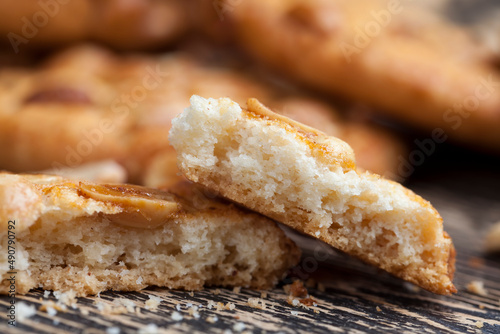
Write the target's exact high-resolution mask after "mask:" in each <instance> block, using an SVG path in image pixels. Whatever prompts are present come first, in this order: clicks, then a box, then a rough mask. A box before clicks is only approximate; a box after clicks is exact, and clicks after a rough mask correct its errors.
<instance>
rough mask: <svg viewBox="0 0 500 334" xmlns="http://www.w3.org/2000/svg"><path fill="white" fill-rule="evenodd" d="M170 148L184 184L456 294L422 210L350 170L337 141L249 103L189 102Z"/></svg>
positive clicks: (351, 163)
mask: <svg viewBox="0 0 500 334" xmlns="http://www.w3.org/2000/svg"><path fill="white" fill-rule="evenodd" d="M172 124H173V127H172V129H171V131H170V137H169V139H170V142H171V143H172V145H173V146H174V148H175V149H176V151H177V154H178V164H179V168H180V169H181V171H182V172H183V173H184V174H185V176H186V177H187V178H188V179H190V180H192V181H194V182H198V183H200V184H202V185H203V186H205V187H206V188H208V189H210V190H212V191H215V192H217V193H219V194H221V195H222V196H224V197H226V198H228V199H230V200H232V201H235V202H237V203H240V204H242V205H244V206H246V207H248V208H250V209H252V210H255V211H257V212H260V213H262V214H264V215H266V216H268V217H271V218H273V219H276V220H277V221H279V222H282V223H284V224H286V225H289V226H290V227H292V228H294V229H296V230H298V231H300V232H302V233H306V234H308V235H311V236H313V237H316V238H318V239H320V240H323V241H325V242H327V243H328V244H330V245H332V246H334V247H335V248H337V249H339V250H341V251H344V252H346V253H348V254H350V255H353V256H355V257H357V258H359V259H361V260H363V261H365V262H367V263H369V264H372V265H375V266H377V267H379V268H382V269H384V270H386V271H388V272H389V273H391V274H393V275H395V276H397V277H400V278H402V279H405V280H407V281H410V282H412V283H415V284H417V285H419V286H420V287H422V288H424V289H427V290H429V291H432V292H435V293H438V294H451V293H454V292H456V289H455V287H454V285H453V283H452V279H453V273H454V269H455V268H454V264H455V250H454V247H453V244H452V240H451V239H450V237H449V236H448V235H447V234H446V232H444V231H443V223H442V218H441V217H440V215H439V214H438V212H437V211H436V210H435V209H434V208H433V207H432V206H431V204H430V203H429V202H427V201H425V200H424V199H422V198H421V197H419V196H418V195H416V194H414V193H413V192H411V191H410V190H408V189H406V188H404V187H403V186H401V185H400V184H398V183H395V182H392V181H388V180H386V179H383V178H381V177H379V176H378V175H374V174H371V173H367V172H365V173H362V172H359V171H357V170H356V163H355V160H354V154H353V152H352V150H351V148H350V147H349V146H348V145H347V144H346V143H345V142H343V141H341V140H339V139H337V138H333V137H328V136H326V135H325V134H323V133H321V132H319V131H317V130H315V129H312V128H310V127H307V126H304V125H302V124H300V123H297V122H294V121H292V120H290V119H288V118H286V117H284V116H280V115H277V114H275V113H273V112H272V111H271V110H269V109H267V108H266V107H264V106H263V105H262V104H260V103H259V102H258V101H257V100H255V99H250V100H248V103H247V109H242V108H241V107H240V106H239V105H238V104H237V103H235V102H233V101H231V100H229V99H227V98H222V99H218V100H216V99H204V98H201V97H198V96H193V97H192V98H191V106H190V107H189V108H187V109H186V110H185V111H184V112H183V113H182V114H180V115H179V116H178V117H177V118H176V119H175V120H174V121H173V122H172Z"/></svg>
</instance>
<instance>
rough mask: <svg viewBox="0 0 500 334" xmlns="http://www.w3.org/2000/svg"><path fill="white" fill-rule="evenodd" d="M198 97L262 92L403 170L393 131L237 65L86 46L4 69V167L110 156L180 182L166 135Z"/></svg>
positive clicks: (151, 177) (153, 180)
mask: <svg viewBox="0 0 500 334" xmlns="http://www.w3.org/2000/svg"><path fill="white" fill-rule="evenodd" d="M192 94H198V95H201V96H206V97H209V96H227V97H230V98H232V99H233V100H235V101H237V102H239V103H244V102H245V101H246V100H247V98H248V97H251V96H256V97H258V98H259V99H262V100H263V101H265V102H268V103H270V104H271V105H273V106H276V110H278V111H280V112H283V113H286V114H289V115H290V116H291V117H296V118H299V119H301V120H303V121H304V122H305V123H308V122H311V124H312V125H313V126H314V125H315V124H319V123H321V124H323V126H325V131H326V132H328V131H330V130H331V131H332V132H328V133H329V134H331V135H334V136H338V137H340V138H342V139H345V140H347V141H349V142H350V143H351V144H352V145H353V146H354V147H355V149H356V150H357V151H358V152H359V153H358V155H359V161H360V166H361V167H363V168H364V169H367V170H371V171H374V172H376V173H379V174H386V173H387V174H389V175H398V172H397V167H398V160H397V157H398V156H400V155H401V156H404V155H405V152H406V147H405V146H404V145H403V144H402V142H401V141H400V140H399V139H398V138H396V137H395V136H392V135H390V134H389V133H388V131H387V130H383V129H381V128H379V127H377V126H375V125H373V124H371V123H369V122H357V121H351V120H348V119H345V118H343V117H342V116H341V115H340V112H338V111H337V110H335V109H334V108H333V107H332V106H331V105H329V104H327V103H325V102H322V101H321V100H319V99H312V98H310V97H307V96H304V94H297V93H296V92H291V91H289V90H285V89H284V88H281V87H278V85H272V84H270V83H268V82H266V81H265V79H263V78H254V77H252V76H251V75H250V74H248V73H246V72H244V71H242V70H240V69H238V68H235V67H227V66H221V65H215V64H212V63H210V62H209V63H207V62H205V61H203V60H201V59H198V58H195V57H193V56H191V55H189V54H184V53H173V54H167V55H164V56H155V57H153V56H144V55H130V56H117V55H114V54H112V53H110V52H108V51H106V50H104V49H101V48H97V47H92V46H80V47H76V48H72V49H69V50H66V51H64V52H61V53H59V54H57V55H55V56H53V57H52V58H51V59H49V60H48V61H47V62H46V63H45V64H43V65H42V66H40V67H39V68H37V69H35V70H28V69H10V70H4V71H1V72H0V105H1V107H0V151H1V152H2V155H1V156H0V168H3V169H6V170H10V171H13V172H26V171H29V172H33V171H45V170H47V169H61V170H66V169H67V168H74V167H76V166H79V165H80V164H84V163H88V162H94V161H102V160H106V159H111V160H114V161H117V162H118V163H120V164H121V165H123V166H124V167H125V168H126V170H127V174H128V175H129V179H128V182H132V183H136V184H145V185H147V186H151V187H160V186H168V184H166V183H165V184H163V182H164V181H165V182H166V179H169V180H171V182H173V183H175V182H177V181H178V180H175V179H174V178H175V176H176V175H177V169H176V164H175V163H170V162H172V161H173V160H172V159H170V158H169V156H171V155H172V150H171V148H170V146H169V143H168V139H167V136H166V135H165V133H166V132H168V130H169V129H170V124H171V119H172V118H174V117H175V116H176V115H177V114H178V113H180V112H181V111H182V110H183V109H184V108H186V107H188V106H189V97H190V96H191V95H192ZM298 106H299V108H298ZM290 113H293V115H292V114H290ZM327 128H328V129H327ZM174 154H175V153H174ZM160 165H162V166H163V167H159V166H160ZM169 166H170V167H169ZM169 169H170V170H171V172H168V173H167V172H166V171H167V170H169ZM173 177H174V178H173ZM169 182H170V181H169Z"/></svg>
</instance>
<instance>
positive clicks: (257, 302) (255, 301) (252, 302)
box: [247, 298, 266, 310]
mask: <svg viewBox="0 0 500 334" xmlns="http://www.w3.org/2000/svg"><path fill="white" fill-rule="evenodd" d="M247 305H248V306H250V307H253V308H258V309H260V310H265V309H266V301H265V300H263V299H260V298H248V301H247Z"/></svg>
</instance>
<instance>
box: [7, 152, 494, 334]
mask: <svg viewBox="0 0 500 334" xmlns="http://www.w3.org/2000/svg"><path fill="white" fill-rule="evenodd" d="M459 152H460V153H461V154H462V155H463V152H462V151H459ZM455 153H456V151H454V149H451V151H450V150H448V152H447V153H446V152H445V153H440V154H439V155H437V156H436V157H431V158H430V159H429V160H430V161H429V162H428V165H426V166H424V167H423V168H422V169H421V170H420V172H419V173H418V174H416V175H415V177H414V178H413V181H412V183H410V184H409V186H410V187H411V188H412V189H414V190H415V191H416V192H417V193H419V194H422V195H423V196H424V197H425V198H427V199H429V200H430V201H431V202H432V203H433V204H434V205H435V206H436V207H437V209H438V210H439V211H440V213H441V214H442V215H443V217H444V221H445V228H446V230H447V231H448V232H449V233H450V235H451V236H452V238H453V239H454V242H455V246H456V248H457V271H456V276H455V283H456V286H457V288H458V290H459V293H457V294H456V295H454V296H451V297H445V296H437V295H434V294H432V293H429V292H426V291H423V290H419V289H416V288H415V287H414V286H412V285H410V284H408V283H405V282H403V281H401V280H398V279H396V278H393V277H391V276H389V275H388V274H386V273H384V272H381V271H379V270H377V269H375V268H372V267H369V266H367V265H365V264H363V263H360V262H359V261H356V260H353V259H352V258H349V257H347V256H345V255H343V254H339V253H337V252H335V251H333V250H332V249H331V248H330V247H328V246H326V245H325V244H322V243H320V242H317V241H314V240H312V239H309V238H307V237H303V236H298V235H294V236H293V237H294V238H295V239H296V240H297V242H298V243H299V244H300V245H301V247H302V248H303V249H304V255H303V257H302V261H301V264H300V266H298V267H297V268H295V269H294V270H293V272H292V273H291V275H290V277H289V278H287V280H285V282H283V283H282V284H286V283H289V282H291V281H292V277H295V278H300V279H303V280H307V279H309V278H313V279H314V280H316V281H317V282H321V283H322V284H323V285H324V286H325V287H326V291H323V292H322V291H319V290H318V289H317V288H309V293H310V295H311V296H312V297H313V298H314V299H316V300H317V304H318V306H317V307H316V308H312V309H305V308H303V307H300V306H299V307H295V306H292V305H289V304H288V303H287V294H286V293H285V292H284V291H283V289H282V288H281V287H277V288H275V289H273V290H271V291H268V292H267V294H268V295H267V297H266V298H264V300H265V303H266V309H264V310H262V309H257V308H252V307H250V306H249V305H248V298H260V297H261V293H260V292H259V291H252V290H247V289H242V290H241V292H239V293H235V292H233V291H232V290H228V289H220V293H219V294H216V293H215V292H216V288H210V289H205V290H203V291H200V292H194V294H191V293H190V292H186V291H168V290H165V289H159V288H150V289H148V290H144V291H142V292H140V293H139V292H134V293H117V292H106V293H103V294H101V296H100V298H98V297H91V298H79V299H78V304H77V308H76V309H72V308H71V307H69V308H68V310H67V311H66V312H58V313H57V315H56V316H55V317H51V316H49V315H48V314H47V313H46V312H41V311H38V312H37V314H36V315H35V316H33V317H30V318H29V319H26V320H24V321H23V322H22V323H18V326H17V327H16V328H12V327H7V325H6V321H5V320H4V321H2V323H0V332H1V333H57V334H58V333H105V331H106V328H108V327H118V328H120V333H137V332H138V331H140V330H141V329H144V328H145V326H147V325H148V324H152V323H154V324H156V325H157V326H158V332H159V333H222V332H223V331H224V330H226V329H229V330H231V331H232V332H236V331H235V327H234V326H235V325H236V324H237V323H240V322H241V323H244V324H245V329H244V330H243V331H249V332H252V333H263V332H267V333H273V332H281V333H326V332H332V333H335V332H349V333H361V332H370V333H410V332H412V333H413V332H416V333H456V332H459V333H492V334H493V333H500V254H496V255H495V254H494V255H488V254H485V253H484V252H483V245H484V244H483V242H484V236H485V233H486V231H487V229H488V227H489V226H490V225H491V224H493V223H494V222H496V221H499V220H500V192H499V191H498V189H500V168H498V166H500V161H499V159H497V158H481V157H478V156H476V155H475V154H472V156H465V157H463V156H462V157H461V158H460V159H459V160H460V161H462V162H463V161H465V160H463V159H466V160H467V159H469V160H471V161H473V163H471V164H469V165H467V164H465V165H464V164H462V165H461V166H462V167H460V168H454V169H453V171H452V172H450V166H457V161H455V160H454V159H455V158H453V157H455ZM443 159H444V160H443ZM478 159H479V163H478ZM481 159H482V160H481ZM471 166H474V167H471ZM472 280H479V281H482V282H484V285H485V288H486V289H487V291H488V294H487V295H486V296H478V295H475V294H472V293H470V292H468V291H467V289H466V286H467V284H468V283H469V282H470V281H472ZM148 295H154V296H158V297H161V298H162V302H161V304H160V306H159V308H158V310H157V311H150V310H147V309H145V307H144V303H145V301H146V300H147V299H148V298H149V297H148ZM41 299H43V291H38V290H37V291H32V292H31V293H29V294H28V295H26V296H18V297H17V302H20V301H23V302H25V303H27V304H29V305H35V307H36V308H37V309H38V308H39V307H40V305H41V304H42V302H46V300H43V301H42V300H41ZM50 299H51V300H55V298H54V297H53V296H51V297H50ZM119 299H127V300H131V301H133V302H134V303H135V304H136V306H137V307H138V309H139V312H137V313H135V312H132V313H125V314H115V315H103V314H102V313H101V312H100V311H99V310H98V308H97V305H96V302H99V303H102V304H109V305H112V304H113V301H115V302H116V301H118V300H119ZM209 301H214V302H215V303H217V302H222V303H224V304H226V303H234V304H235V309H234V310H220V311H217V310H216V308H215V307H213V308H212V309H208V308H207V304H208V302H209ZM8 302H9V300H8V298H7V297H5V296H3V297H1V298H0V305H1V307H0V308H1V309H3V310H5V307H6V306H7V305H8ZM188 303H191V304H193V305H196V306H199V305H201V307H200V309H199V311H198V312H199V315H200V317H199V318H198V319H196V318H194V317H193V316H191V315H189V311H188V307H186V305H189V304H188ZM177 304H180V305H181V310H180V311H179V313H181V314H182V315H183V316H184V318H183V320H181V321H175V320H173V319H172V313H173V312H174V311H175V310H176V309H175V307H176V305H177ZM315 310H316V311H315ZM82 312H83V313H82ZM87 312H88V314H86V313H87ZM292 312H294V313H296V312H297V313H296V314H292ZM5 314H6V312H5V311H4V312H2V316H3V317H4V319H5ZM213 316H217V318H218V321H216V322H215V323H211V322H209V321H207V320H210V319H212V318H213ZM236 329H238V328H236Z"/></svg>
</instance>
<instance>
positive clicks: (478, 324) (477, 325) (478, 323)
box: [476, 321, 484, 328]
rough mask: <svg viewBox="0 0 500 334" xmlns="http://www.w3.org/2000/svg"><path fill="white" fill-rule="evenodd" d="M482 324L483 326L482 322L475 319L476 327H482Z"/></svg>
mask: <svg viewBox="0 0 500 334" xmlns="http://www.w3.org/2000/svg"><path fill="white" fill-rule="evenodd" d="M483 326H484V322H482V321H476V327H477V328H483Z"/></svg>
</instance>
